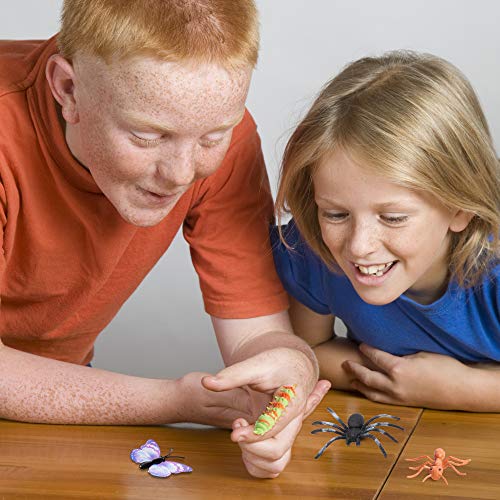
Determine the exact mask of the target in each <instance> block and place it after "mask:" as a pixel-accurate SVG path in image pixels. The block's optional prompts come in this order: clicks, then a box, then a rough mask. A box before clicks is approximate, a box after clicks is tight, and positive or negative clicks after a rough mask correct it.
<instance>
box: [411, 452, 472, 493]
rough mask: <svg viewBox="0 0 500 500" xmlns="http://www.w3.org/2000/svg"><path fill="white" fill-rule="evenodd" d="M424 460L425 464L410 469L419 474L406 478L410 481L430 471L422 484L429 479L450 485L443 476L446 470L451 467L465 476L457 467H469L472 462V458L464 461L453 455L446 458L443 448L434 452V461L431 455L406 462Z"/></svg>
mask: <svg viewBox="0 0 500 500" xmlns="http://www.w3.org/2000/svg"><path fill="white" fill-rule="evenodd" d="M422 458H426V459H427V460H426V461H425V463H423V464H421V465H418V466H416V467H409V469H412V470H416V471H417V472H416V473H415V474H413V475H411V476H406V477H407V478H408V479H411V478H412V477H416V476H418V475H419V474H420V473H421V472H422V471H423V470H424V469H427V470H429V471H430V472H429V475H428V476H425V477H424V479H423V480H422V482H424V481H426V480H427V479H429V478H432V479H433V480H434V481H437V480H438V479H442V480H443V481H444V482H445V483H446V484H448V481H447V480H446V478H445V477H444V475H443V473H444V470H445V469H447V468H448V467H451V468H452V469H453V470H454V471H455V472H456V473H457V474H458V475H459V476H465V475H466V473H465V472H460V471H459V470H457V469H456V467H455V465H456V466H457V467H460V466H461V465H467V464H468V463H469V462H470V461H471V459H470V458H468V459H465V460H464V459H462V458H456V457H452V456H451V455H450V456H449V457H447V458H446V453H445V452H444V450H443V448H436V449H435V450H434V459H432V458H431V457H430V456H429V455H422V456H421V457H416V458H407V459H406V460H408V461H409V462H416V461H417V460H421V459H422Z"/></svg>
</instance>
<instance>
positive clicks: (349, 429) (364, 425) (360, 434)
mask: <svg viewBox="0 0 500 500" xmlns="http://www.w3.org/2000/svg"><path fill="white" fill-rule="evenodd" d="M327 410H328V411H329V412H330V413H331V414H332V416H333V418H334V419H335V420H336V421H337V422H338V423H339V424H340V425H337V424H334V423H333V422H325V421H324V420H316V421H315V422H313V423H312V425H329V426H330V427H324V428H322V429H314V430H313V431H311V434H316V433H317V432H334V433H335V434H338V436H336V437H334V438H332V439H330V441H328V442H327V443H326V444H325V446H323V448H321V450H319V451H318V453H317V454H316V456H315V457H314V458H319V457H320V456H321V455H323V452H324V451H325V450H326V449H327V448H328V447H329V446H330V445H331V444H332V443H333V442H334V441H337V440H338V439H345V442H346V444H347V445H348V446H349V445H350V444H351V443H356V446H359V445H360V441H361V439H364V438H366V437H369V438H370V439H373V441H375V443H376V445H377V446H378V447H379V448H380V451H381V452H382V454H383V455H384V457H386V458H387V453H386V452H385V450H384V447H383V446H382V443H381V442H380V441H379V440H378V439H377V438H376V437H375V436H373V435H372V434H371V432H380V433H381V434H383V435H384V436H387V437H388V438H389V439H392V440H393V441H394V442H395V443H397V442H398V441H397V439H395V438H394V437H392V436H391V435H390V434H389V433H388V432H387V431H384V430H382V429H378V427H395V428H396V429H400V430H402V431H404V428H403V427H401V426H399V425H396V424H391V423H389V422H377V423H375V424H371V422H373V421H374V420H376V419H377V418H381V417H386V418H393V419H395V420H399V417H394V416H392V415H387V414H386V413H382V414H380V415H375V416H374V417H372V418H370V419H369V420H367V421H366V422H365V419H364V417H363V415H361V414H360V413H353V414H352V415H351V416H350V417H349V419H348V420H347V425H346V424H345V423H344V422H342V419H341V418H340V417H339V416H338V415H337V414H336V413H335V412H334V411H333V410H332V409H331V408H327ZM370 424H371V425H370Z"/></svg>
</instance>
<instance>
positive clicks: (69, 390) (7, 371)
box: [0, 345, 182, 425]
mask: <svg viewBox="0 0 500 500" xmlns="http://www.w3.org/2000/svg"><path fill="white" fill-rule="evenodd" d="M0 380H1V384H0V418H5V419H9V420H18V421H22V422H37V423H53V424H96V425H99V424H116V425H121V424H125V425H127V424H136V425H139V424H144V425H147V424H164V423H168V422H175V421H179V420H182V418H181V417H180V416H179V415H177V414H176V411H175V410H174V409H175V408H176V407H177V406H178V405H176V403H175V401H176V399H178V398H179V396H180V394H179V392H180V391H178V390H177V383H176V382H175V381H173V380H156V379H145V378H139V377H131V376H128V375H122V374H118V373H113V372H108V371H104V370H98V369H95V368H89V367H85V366H78V365H73V364H70V363H64V362H61V361H54V360H51V359H47V358H42V357H40V356H35V355H33V354H28V353H24V352H21V351H17V350H15V349H11V348H9V347H6V346H3V345H2V346H0Z"/></svg>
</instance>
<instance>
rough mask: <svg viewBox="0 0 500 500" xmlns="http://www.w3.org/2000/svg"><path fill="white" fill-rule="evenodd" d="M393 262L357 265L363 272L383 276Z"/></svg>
mask: <svg viewBox="0 0 500 500" xmlns="http://www.w3.org/2000/svg"><path fill="white" fill-rule="evenodd" d="M391 264H392V262H388V263H387V264H379V265H378V266H368V267H366V266H356V267H357V268H358V269H359V270H360V271H361V273H362V274H371V275H373V276H382V275H383V274H384V271H385V270H386V269H387V268H388V267H389V266H390V265H391Z"/></svg>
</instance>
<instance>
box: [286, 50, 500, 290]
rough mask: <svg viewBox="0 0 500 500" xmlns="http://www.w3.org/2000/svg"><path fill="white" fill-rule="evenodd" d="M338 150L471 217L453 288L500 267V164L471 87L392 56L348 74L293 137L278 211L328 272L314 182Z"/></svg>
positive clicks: (457, 75)
mask: <svg viewBox="0 0 500 500" xmlns="http://www.w3.org/2000/svg"><path fill="white" fill-rule="evenodd" d="M337 148H342V150H343V151H345V152H346V153H348V154H349V155H350V156H351V157H352V158H353V159H355V160H356V161H358V162H359V163H360V164H364V165H366V166H367V168H370V169H371V170H372V171H376V172H377V173H379V174H381V175H383V176H385V177H386V178H388V179H389V180H391V181H393V182H396V183H398V184H399V185H401V186H404V187H407V188H410V189H413V190H419V191H424V192H426V193H430V194H432V195H433V196H435V197H436V198H437V199H438V200H439V201H441V202H442V203H443V204H444V205H445V206H447V207H449V208H454V209H461V210H465V211H467V212H469V213H471V214H473V215H474V216H473V217H472V220H471V221H470V223H469V224H468V226H467V228H466V229H465V230H464V231H462V232H460V233H453V236H452V242H451V249H450V264H449V269H450V278H453V277H454V278H456V279H457V281H458V283H459V284H460V285H461V286H470V285H474V284H476V283H477V282H478V281H479V279H480V278H481V276H482V275H483V274H484V273H485V272H487V271H488V269H489V268H490V266H491V265H493V264H494V263H496V262H498V257H499V240H498V237H499V230H500V189H499V184H500V180H499V175H500V174H499V171H500V169H499V163H498V160H497V158H496V154H495V151H494V148H493V145H492V140H491V136H490V133H489V130H488V125H487V123H486V119H485V117H484V114H483V112H482V110H481V107H480V105H479V102H478V99H477V97H476V95H475V93H474V90H473V89H472V87H471V85H470V83H469V82H468V81H467V79H466V78H465V77H464V76H463V74H462V73H461V72H460V71H459V70H458V69H457V68H456V67H454V66H453V65H452V64H450V63H448V62H447V61H444V60H443V59H440V58H438V57H435V56H432V55H429V54H416V53H413V52H408V51H396V52H389V53H386V54H384V55H382V56H381V57H367V58H363V59H360V60H358V61H355V62H353V63H351V64H349V65H348V66H347V67H346V68H345V69H344V70H343V71H342V72H341V73H340V74H339V75H338V76H336V77H335V78H334V79H333V80H331V81H330V82H328V83H327V84H326V85H325V87H324V88H323V89H322V91H321V92H320V94H319V95H318V97H317V98H316V100H315V102H314V103H313V105H312V107H311V109H310V110H309V111H308V113H307V115H306V116H305V118H304V119H303V120H302V121H301V123H300V124H299V125H298V127H297V128H296V130H295V131H294V133H293V134H292V136H291V138H290V140H289V142H288V144H287V146H286V148H285V153H284V158H283V162H282V166H281V175H280V186H279V190H278V194H277V200H276V208H277V216H278V221H279V222H280V221H281V217H282V215H283V213H285V212H289V213H291V214H292V215H293V217H294V218H295V221H296V225H297V227H298V229H299V231H300V232H301V233H302V235H303V237H304V239H305V241H306V242H307V243H308V244H309V246H310V247H311V248H312V249H313V250H314V251H315V252H316V253H317V254H318V255H319V256H320V257H321V258H322V259H323V260H324V261H325V262H326V263H327V264H328V265H330V266H331V267H334V264H335V263H334V261H333V257H332V255H331V253H330V251H329V250H328V248H327V247H326V245H325V244H324V242H323V240H322V238H321V232H320V227H319V222H318V216H317V206H316V203H315V201H314V188H313V183H312V178H313V175H314V172H315V169H316V168H317V166H318V164H319V162H320V161H321V159H322V158H324V157H325V156H326V155H329V154H331V153H332V152H333V151H334V150H336V149H337Z"/></svg>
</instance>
